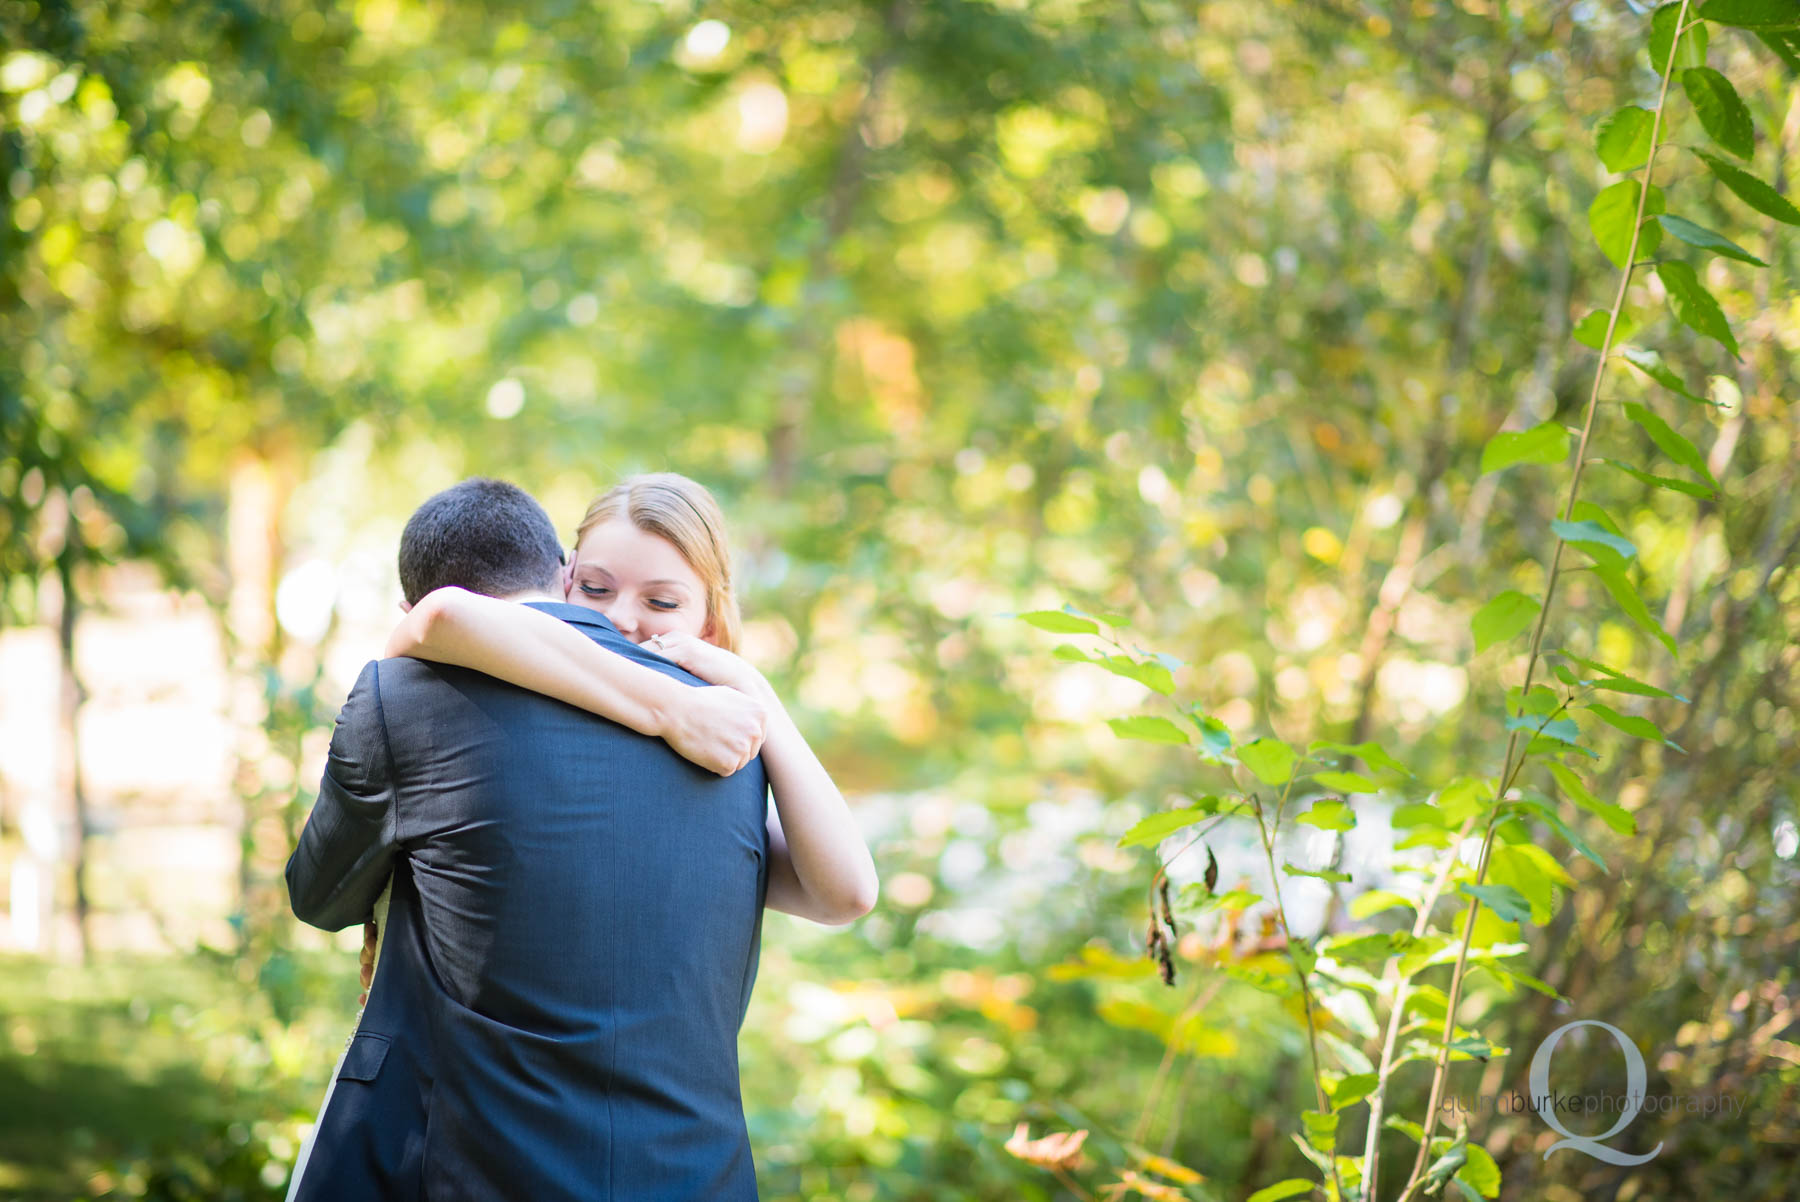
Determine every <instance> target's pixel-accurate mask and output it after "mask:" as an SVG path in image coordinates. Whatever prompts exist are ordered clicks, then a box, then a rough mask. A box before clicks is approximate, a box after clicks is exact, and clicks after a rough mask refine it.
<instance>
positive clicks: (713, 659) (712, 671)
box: [644, 634, 768, 697]
mask: <svg viewBox="0 0 1800 1202" xmlns="http://www.w3.org/2000/svg"><path fill="white" fill-rule="evenodd" d="M644 645H645V646H646V647H648V648H650V650H652V651H654V652H656V653H657V654H659V655H661V656H662V657H663V658H664V659H671V660H674V661H675V662H676V663H678V664H680V665H681V666H682V667H683V668H686V669H687V670H688V671H689V672H692V673H693V674H694V675H695V676H698V677H699V678H700V679H701V680H704V681H705V682H706V683H707V684H717V685H724V686H726V687H727V688H732V689H737V690H738V691H739V692H742V693H749V694H751V695H752V696H756V697H762V696H763V694H764V691H765V690H766V689H767V688H768V682H767V681H765V680H764V679H763V675H762V673H761V672H758V671H757V670H756V669H755V668H753V667H751V666H750V661H749V660H747V659H745V658H743V657H742V656H740V655H734V654H733V653H731V652H729V651H727V650H725V649H724V648H723V647H715V646H713V645H712V644H711V643H708V642H705V641H704V640H702V639H697V638H695V637H694V636H693V635H691V634H659V635H657V636H656V637H655V638H652V639H649V640H648V641H646V642H645V644H644Z"/></svg>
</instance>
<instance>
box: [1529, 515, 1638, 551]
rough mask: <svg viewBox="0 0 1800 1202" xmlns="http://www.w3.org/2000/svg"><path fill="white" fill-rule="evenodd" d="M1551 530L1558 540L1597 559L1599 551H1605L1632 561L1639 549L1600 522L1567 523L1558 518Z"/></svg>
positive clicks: (1553, 522)
mask: <svg viewBox="0 0 1800 1202" xmlns="http://www.w3.org/2000/svg"><path fill="white" fill-rule="evenodd" d="M1550 529H1551V530H1553V531H1555V532H1556V535H1557V537H1558V538H1561V539H1562V540H1563V541H1564V542H1566V543H1569V544H1570V545H1572V546H1576V547H1580V548H1581V549H1582V550H1583V551H1586V552H1587V553H1588V554H1589V555H1592V556H1594V557H1595V558H1596V559H1598V558H1600V556H1599V555H1597V554H1596V551H1597V550H1599V549H1602V548H1603V549H1605V550H1607V551H1611V552H1613V554H1615V555H1617V556H1619V558H1620V560H1626V559H1631V558H1632V557H1633V556H1635V555H1636V554H1637V548H1636V547H1634V546H1632V545H1631V542H1630V540H1628V539H1624V538H1620V537H1619V536H1618V535H1616V534H1614V533H1613V532H1612V531H1610V530H1608V529H1607V528H1606V527H1604V526H1602V525H1601V524H1600V523H1598V522H1565V521H1563V520H1562V519H1561V518H1557V519H1555V520H1553V521H1552V522H1551V523H1550Z"/></svg>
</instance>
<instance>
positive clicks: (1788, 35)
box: [1756, 29, 1800, 75]
mask: <svg viewBox="0 0 1800 1202" xmlns="http://www.w3.org/2000/svg"><path fill="white" fill-rule="evenodd" d="M1756 36H1757V37H1758V38H1760V39H1761V40H1762V44H1763V45H1765V46H1767V47H1768V48H1769V49H1771V50H1773V51H1774V52H1775V56H1776V57H1777V58H1779V59H1780V60H1781V61H1782V63H1783V64H1785V65H1786V66H1787V69H1788V74H1790V75H1800V31H1796V30H1792V29H1759V30H1757V31H1756Z"/></svg>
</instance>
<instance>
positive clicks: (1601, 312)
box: [1570, 309, 1637, 350]
mask: <svg viewBox="0 0 1800 1202" xmlns="http://www.w3.org/2000/svg"><path fill="white" fill-rule="evenodd" d="M1607 316H1608V311H1607V310H1605V309H1595V310H1594V311H1593V312H1592V313H1589V314H1588V315H1587V316H1586V317H1584V318H1582V319H1581V320H1580V321H1578V322H1576V323H1575V328H1574V329H1573V330H1572V331H1570V333H1571V334H1572V335H1573V336H1574V339H1575V341H1576V342H1579V343H1580V344H1581V345H1582V346H1591V347H1593V348H1594V349H1595V350H1599V349H1600V347H1601V343H1602V342H1603V341H1604V339H1605V338H1606V319H1607ZM1636 330H1637V319H1636V318H1634V317H1632V315H1631V314H1630V313H1628V312H1624V313H1620V314H1619V324H1618V326H1617V327H1616V328H1615V329H1614V330H1613V341H1614V342H1623V341H1625V339H1627V338H1629V337H1631V335H1632V334H1633V333H1634V332H1635V331H1636Z"/></svg>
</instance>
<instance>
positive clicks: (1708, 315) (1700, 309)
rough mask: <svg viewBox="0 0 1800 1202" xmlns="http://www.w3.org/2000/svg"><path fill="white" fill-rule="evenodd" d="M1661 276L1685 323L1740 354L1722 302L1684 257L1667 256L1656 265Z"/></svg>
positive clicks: (1734, 353)
mask: <svg viewBox="0 0 1800 1202" xmlns="http://www.w3.org/2000/svg"><path fill="white" fill-rule="evenodd" d="M1656 275H1657V278H1658V279H1660V280H1661V281H1662V282H1663V288H1664V289H1665V290H1667V292H1668V294H1669V307H1670V308H1671V309H1673V310H1674V311H1675V316H1676V318H1677V319H1679V320H1680V322H1681V324H1682V325H1684V326H1686V327H1688V329H1690V330H1693V331H1694V332H1695V333H1697V334H1704V335H1706V336H1707V337H1708V338H1711V339H1713V340H1714V341H1716V342H1717V343H1718V344H1719V345H1720V346H1723V347H1724V348H1725V349H1726V350H1728V351H1730V352H1731V355H1732V358H1734V359H1735V358H1740V357H1741V356H1740V355H1739V354H1738V344H1737V339H1736V338H1734V337H1732V334H1731V323H1730V322H1728V321H1726V320H1725V314H1724V312H1723V311H1722V310H1721V309H1720V308H1719V302H1718V301H1716V300H1714V299H1713V295H1712V293H1710V292H1708V291H1707V290H1706V285H1704V284H1702V283H1701V282H1700V277H1699V276H1698V275H1695V274H1694V269H1693V268H1692V267H1690V266H1689V265H1688V264H1686V263H1683V262H1682V261H1681V260H1680V259H1664V260H1663V261H1662V262H1660V263H1658V264H1657V265H1656Z"/></svg>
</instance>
